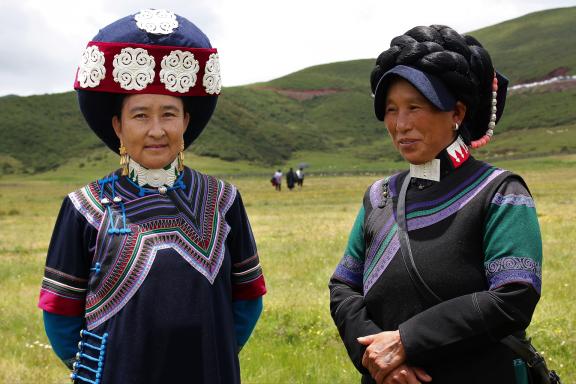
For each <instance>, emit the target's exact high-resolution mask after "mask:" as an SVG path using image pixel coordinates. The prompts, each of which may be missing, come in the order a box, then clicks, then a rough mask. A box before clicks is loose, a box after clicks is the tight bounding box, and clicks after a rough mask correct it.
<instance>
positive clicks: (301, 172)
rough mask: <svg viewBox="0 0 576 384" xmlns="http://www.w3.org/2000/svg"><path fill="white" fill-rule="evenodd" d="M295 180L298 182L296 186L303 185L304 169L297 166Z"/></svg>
mask: <svg viewBox="0 0 576 384" xmlns="http://www.w3.org/2000/svg"><path fill="white" fill-rule="evenodd" d="M296 182H297V183H298V187H299V188H302V186H303V185H304V169H302V168H298V169H297V170H296Z"/></svg>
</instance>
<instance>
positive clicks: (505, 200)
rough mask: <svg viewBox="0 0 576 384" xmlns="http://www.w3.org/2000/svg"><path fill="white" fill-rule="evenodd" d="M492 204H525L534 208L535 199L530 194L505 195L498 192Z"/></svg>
mask: <svg viewBox="0 0 576 384" xmlns="http://www.w3.org/2000/svg"><path fill="white" fill-rule="evenodd" d="M492 204H496V205H516V206H518V205H524V206H526V207H530V208H534V200H532V198H531V197H530V196H526V195H516V194H510V195H503V194H501V193H496V194H495V195H494V198H493V199H492Z"/></svg>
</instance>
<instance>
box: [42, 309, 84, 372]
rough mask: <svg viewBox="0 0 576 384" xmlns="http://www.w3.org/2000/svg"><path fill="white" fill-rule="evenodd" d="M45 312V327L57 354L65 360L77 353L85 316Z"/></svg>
mask: <svg viewBox="0 0 576 384" xmlns="http://www.w3.org/2000/svg"><path fill="white" fill-rule="evenodd" d="M43 312H44V329H45V330H46V335H47V336H48V339H49V340H50V344H51V345H52V349H53V350H54V352H55V353H56V355H57V356H58V357H59V358H60V359H62V360H63V361H64V360H67V359H70V358H72V357H74V355H76V351H77V350H78V342H79V341H80V330H81V329H82V325H83V324H84V317H83V316H62V315H55V314H53V313H50V312H46V311H43Z"/></svg>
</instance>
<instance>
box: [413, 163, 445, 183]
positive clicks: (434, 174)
mask: <svg viewBox="0 0 576 384" xmlns="http://www.w3.org/2000/svg"><path fill="white" fill-rule="evenodd" d="M410 177H417V178H419V179H424V180H432V181H440V159H432V160H430V161H429V162H427V163H424V164H418V165H416V164H410Z"/></svg>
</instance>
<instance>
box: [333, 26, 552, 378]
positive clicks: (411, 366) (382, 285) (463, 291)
mask: <svg viewBox="0 0 576 384" xmlns="http://www.w3.org/2000/svg"><path fill="white" fill-rule="evenodd" d="M371 87H372V92H373V93H374V97H375V98H374V110H375V113H376V116H377V118H378V119H379V120H381V121H384V123H385V125H386V128H387V129H388V132H389V134H390V137H391V139H392V143H393V145H394V146H395V147H396V149H397V150H398V151H399V152H400V154H401V155H402V157H403V158H404V159H405V160H406V161H407V162H408V163H409V165H410V170H409V171H404V172H400V173H398V174H395V175H393V176H391V177H388V178H385V179H383V180H379V181H377V182H375V183H374V184H373V185H372V186H371V187H369V188H368V190H367V191H366V193H365V195H364V200H363V205H362V207H361V208H360V212H359V214H358V217H357V219H356V222H355V223H354V226H353V228H352V232H351V234H350V238H349V242H348V246H347V248H346V251H345V253H344V256H343V258H342V261H341V262H340V263H339V265H338V266H337V268H336V271H335V272H334V275H333V276H332V279H331V280H330V297H331V302H330V307H331V313H332V317H333V319H334V321H335V323H336V326H337V327H338V330H339V332H340V335H341V337H342V340H343V342H344V344H345V346H346V348H347V350H348V353H349V355H350V358H351V359H352V362H353V363H354V365H355V366H356V368H357V369H358V370H359V371H360V372H361V373H362V382H363V383H371V382H377V383H417V382H430V380H432V382H433V383H492V384H493V383H516V382H522V380H524V379H525V377H526V367H525V366H524V365H523V364H524V363H523V362H522V361H521V360H518V359H517V357H518V356H517V355H515V354H514V353H513V352H512V350H511V349H510V348H508V347H507V346H506V345H504V344H503V343H501V342H499V340H500V339H502V338H503V337H505V336H507V335H510V334H511V333H513V332H515V331H522V330H524V329H525V328H526V327H527V326H528V324H529V323H530V319H531V317H532V313H533V312H534V308H535V306H536V303H537V302H538V299H539V297H540V288H541V263H542V245H541V238H540V230H539V225H538V221H537V216H536V212H535V208H534V202H533V200H532V197H531V195H530V193H529V191H528V189H527V187H526V185H525V183H524V181H523V180H522V179H521V178H520V177H519V176H517V175H514V174H512V173H510V172H507V171H505V170H503V169H499V168H497V167H494V166H492V165H490V164H487V163H484V162H482V161H478V160H476V159H474V158H473V157H472V156H471V154H470V147H472V148H477V147H480V146H482V145H485V144H487V143H488V142H489V141H490V139H491V138H492V135H493V133H494V130H495V129H496V123H497V122H498V119H499V118H500V116H501V115H502V112H503V109H504V101H505V96H506V87H507V81H506V79H505V78H504V77H502V76H501V75H500V74H498V73H497V72H495V70H494V67H493V65H492V62H491V59H490V56H489V54H488V52H487V51H486V50H485V49H484V48H482V46H481V45H480V43H479V42H478V41H477V40H475V39H474V38H472V37H470V36H462V35H460V34H458V33H457V32H455V31H454V30H452V29H451V28H448V27H445V26H430V27H416V28H413V29H411V30H410V31H408V32H406V34H404V35H402V36H399V37H396V38H395V39H393V40H392V42H391V47H390V48H389V49H388V50H386V51H384V52H383V53H382V54H381V55H380V56H379V57H378V59H377V61H376V67H375V68H374V70H373V72H372V76H371Z"/></svg>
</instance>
